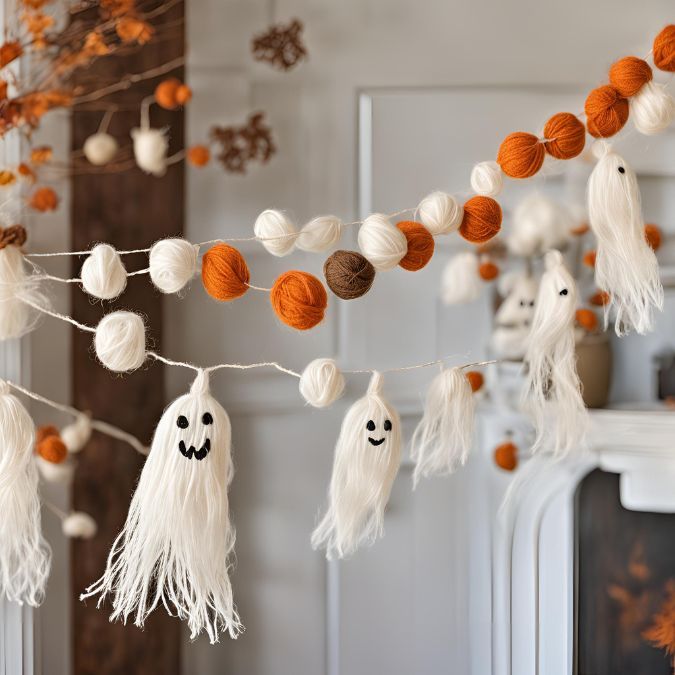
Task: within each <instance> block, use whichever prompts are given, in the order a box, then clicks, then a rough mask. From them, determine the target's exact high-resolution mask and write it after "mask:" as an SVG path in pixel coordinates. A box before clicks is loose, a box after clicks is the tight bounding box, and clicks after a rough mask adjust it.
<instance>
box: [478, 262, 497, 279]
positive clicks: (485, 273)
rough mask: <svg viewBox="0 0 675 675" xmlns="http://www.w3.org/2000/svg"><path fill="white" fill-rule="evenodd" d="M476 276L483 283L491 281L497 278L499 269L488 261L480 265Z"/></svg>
mask: <svg viewBox="0 0 675 675" xmlns="http://www.w3.org/2000/svg"><path fill="white" fill-rule="evenodd" d="M478 276H479V277H480V278H481V279H482V280H483V281H492V280H493V279H496V278H497V277H498V276H499V267H497V265H495V264H494V263H493V262H490V261H488V262H484V263H481V264H480V266H479V267H478Z"/></svg>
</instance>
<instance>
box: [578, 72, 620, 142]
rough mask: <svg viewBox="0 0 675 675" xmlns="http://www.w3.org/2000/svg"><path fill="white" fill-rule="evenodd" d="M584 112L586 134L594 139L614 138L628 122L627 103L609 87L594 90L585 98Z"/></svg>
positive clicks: (604, 86)
mask: <svg viewBox="0 0 675 675" xmlns="http://www.w3.org/2000/svg"><path fill="white" fill-rule="evenodd" d="M584 110H585V112H586V128H587V129H588V133H589V134H591V136H595V137H596V138H609V137H610V136H614V134H616V133H617V132H619V131H621V129H622V128H623V125H624V124H626V121H627V120H628V101H627V100H626V99H625V98H624V97H623V96H621V94H619V92H618V91H617V90H616V89H614V87H610V86H609V85H603V86H602V87H598V88H597V89H594V90H593V91H592V92H591V93H590V94H589V95H588V97H587V98H586V103H585V104H584Z"/></svg>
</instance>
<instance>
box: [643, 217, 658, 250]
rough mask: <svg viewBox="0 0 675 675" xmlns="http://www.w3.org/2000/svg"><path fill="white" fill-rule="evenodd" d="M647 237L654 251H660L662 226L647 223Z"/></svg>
mask: <svg viewBox="0 0 675 675" xmlns="http://www.w3.org/2000/svg"><path fill="white" fill-rule="evenodd" d="M645 239H646V240H647V243H648V244H649V245H650V246H651V248H652V250H653V251H658V250H659V248H661V228H660V227H659V226H658V225H654V223H647V224H646V225H645Z"/></svg>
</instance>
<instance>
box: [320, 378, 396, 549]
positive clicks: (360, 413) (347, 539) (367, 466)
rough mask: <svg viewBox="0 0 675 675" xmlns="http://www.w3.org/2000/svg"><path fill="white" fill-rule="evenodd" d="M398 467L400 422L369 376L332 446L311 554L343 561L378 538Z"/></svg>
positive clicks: (378, 380)
mask: <svg viewBox="0 0 675 675" xmlns="http://www.w3.org/2000/svg"><path fill="white" fill-rule="evenodd" d="M400 461H401V421H400V419H399V416H398V413H397V412H396V410H394V408H393V407H392V406H391V405H390V404H389V403H388V402H387V401H386V400H385V399H384V398H383V397H382V376H381V375H380V373H377V372H375V373H373V376H372V378H371V380H370V384H369V385H368V392H367V393H366V395H365V396H364V397H363V398H361V399H359V400H358V401H356V402H355V403H354V404H353V405H352V406H351V408H349V410H348V411H347V414H346V415H345V418H344V420H343V422H342V428H341V429H340V436H339V437H338V440H337V443H336V445H335V458H334V461H333V475H332V477H331V482H330V490H329V495H328V503H329V505H328V510H327V512H326V514H325V515H324V517H323V519H322V520H321V522H320V523H319V525H318V526H317V528H316V529H315V530H314V533H313V534H312V547H313V548H315V549H316V548H324V547H325V548H326V556H327V557H328V558H329V559H330V558H333V557H334V556H336V555H337V556H338V557H339V558H344V557H346V556H349V555H351V554H352V553H354V552H355V551H356V549H357V548H358V547H359V546H360V545H362V544H370V543H372V542H373V541H375V539H377V538H378V537H380V536H382V532H383V521H384V509H385V507H386V505H387V502H388V501H389V493H390V492H391V487H392V485H393V483H394V479H395V478H396V474H397V473H398V467H399V464H400Z"/></svg>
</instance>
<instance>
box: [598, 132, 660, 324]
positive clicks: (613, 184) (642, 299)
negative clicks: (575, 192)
mask: <svg viewBox="0 0 675 675" xmlns="http://www.w3.org/2000/svg"><path fill="white" fill-rule="evenodd" d="M594 152H596V154H597V155H599V159H598V163H597V165H596V166H595V169H593V172H592V173H591V177H590V179H589V181H588V216H589V220H590V225H591V228H592V229H593V232H594V234H595V236H596V237H597V240H598V246H597V255H596V258H595V283H596V285H597V287H598V288H600V289H601V290H603V291H606V292H607V293H609V303H608V304H607V305H605V324H607V320H608V315H609V312H610V311H611V310H612V309H613V310H614V311H615V314H616V317H615V324H614V327H615V330H616V333H617V335H623V334H624V333H626V332H628V331H630V330H635V331H636V332H638V333H640V334H644V333H647V332H649V331H650V330H652V328H653V324H654V317H653V311H654V308H656V309H658V310H660V311H661V310H663V286H662V285H661V280H660V277H659V266H658V263H657V261H656V256H655V255H654V251H653V250H652V249H651V247H650V246H649V244H648V243H647V241H646V239H645V234H644V229H645V226H644V221H643V219H642V210H641V207H640V189H639V187H638V183H637V178H636V176H635V172H634V171H633V170H632V169H631V168H630V166H628V164H627V163H626V161H625V160H624V159H623V158H622V157H620V156H619V155H617V154H616V153H615V152H614V151H613V150H612V148H611V146H609V144H607V143H605V142H604V141H602V142H598V143H596V144H595V146H594Z"/></svg>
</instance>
